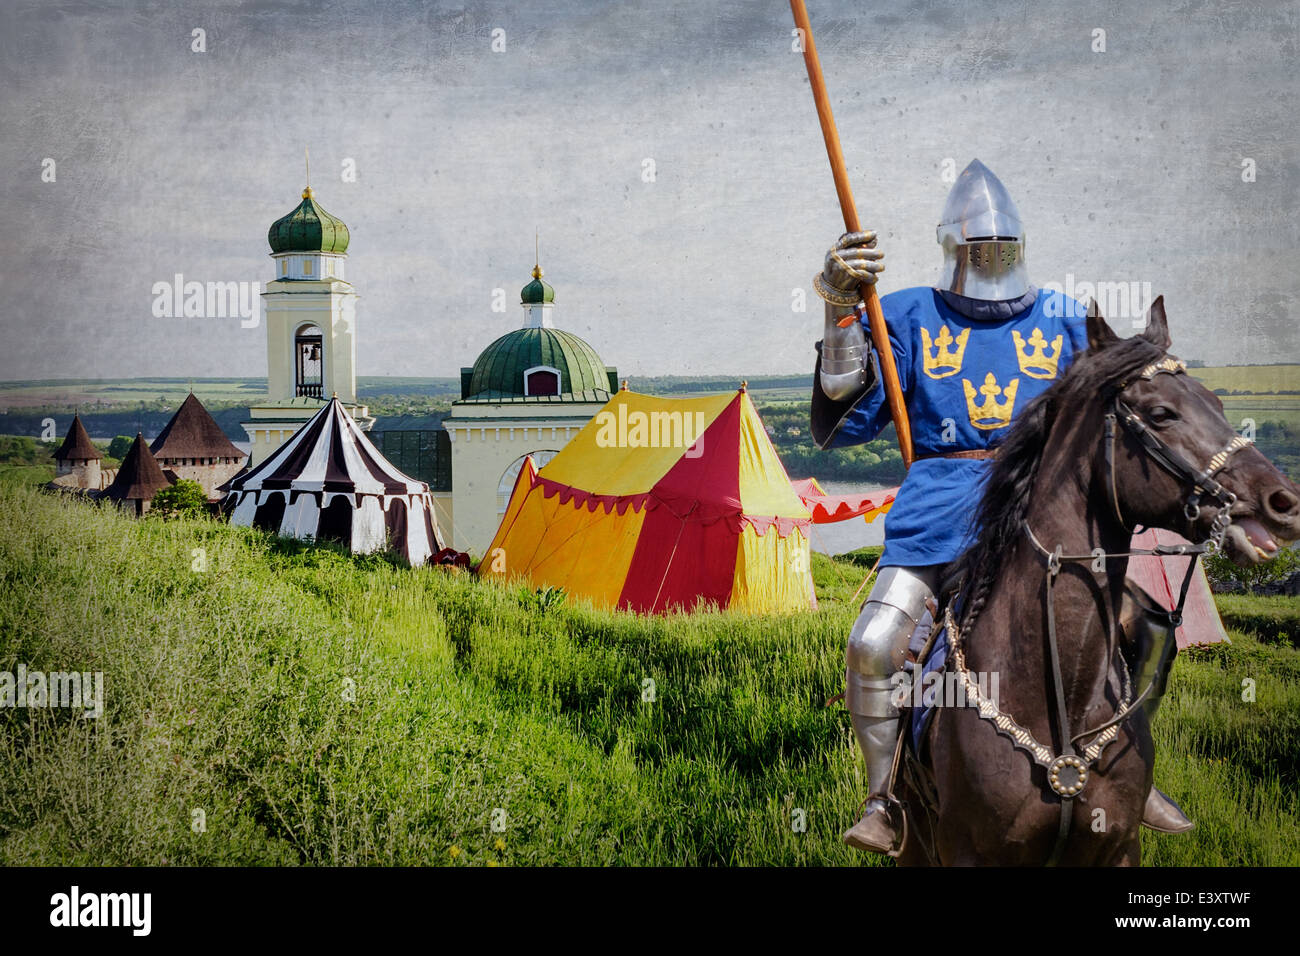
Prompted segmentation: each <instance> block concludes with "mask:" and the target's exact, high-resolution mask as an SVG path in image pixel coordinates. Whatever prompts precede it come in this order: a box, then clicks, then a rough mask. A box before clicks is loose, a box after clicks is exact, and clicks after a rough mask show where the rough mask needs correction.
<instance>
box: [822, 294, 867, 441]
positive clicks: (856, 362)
mask: <svg viewBox="0 0 1300 956" xmlns="http://www.w3.org/2000/svg"><path fill="white" fill-rule="evenodd" d="M851 311H853V310H850V309H845V308H842V307H840V306H834V305H831V304H829V303H827V305H826V330H825V335H824V338H823V339H822V341H820V342H818V343H817V364H816V367H815V370H814V373H813V396H812V422H811V426H812V428H811V430H812V436H813V441H815V442H816V443H817V447H818V448H821V449H825V448H826V447H827V446H828V445H829V444H830V442H831V439H832V438H834V436H835V432H837V431H838V430H839V427H840V424H841V423H842V422H843V420H844V418H845V417H846V416H847V415H848V414H849V412H851V411H852V410H853V408H854V406H856V405H857V404H858V402H859V401H861V400H862V398H863V397H864V396H865V395H867V394H868V393H869V392H871V391H872V390H873V389H874V388H875V386H876V382H877V381H878V380H879V378H880V376H879V373H878V371H877V368H876V355H875V352H874V351H873V350H872V349H871V347H870V346H869V345H868V344H867V337H866V332H865V331H864V330H863V328H862V323H861V322H854V323H853V324H852V325H850V326H849V327H848V328H843V329H842V328H840V327H839V324H838V323H839V320H840V319H841V318H843V317H844V316H845V315H848V314H850V312H851Z"/></svg>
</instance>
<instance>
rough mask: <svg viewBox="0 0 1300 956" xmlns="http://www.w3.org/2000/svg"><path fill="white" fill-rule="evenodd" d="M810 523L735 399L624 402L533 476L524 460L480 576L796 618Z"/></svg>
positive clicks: (649, 606)
mask: <svg viewBox="0 0 1300 956" xmlns="http://www.w3.org/2000/svg"><path fill="white" fill-rule="evenodd" d="M811 520H812V519H811V515H810V514H809V512H808V509H807V508H806V507H804V504H803V502H802V501H801V500H800V498H799V495H798V494H796V493H795V490H794V488H792V487H791V485H790V479H789V478H788V477H787V476H786V473H785V468H784V467H783V466H782V465H781V460H780V459H779V458H778V457H777V454H776V449H774V448H773V447H772V443H771V441H769V440H768V437H767V433H766V432H765V431H764V430H763V423H762V422H761V421H760V420H759V417H758V413H757V412H756V411H755V410H754V406H753V403H752V402H750V400H749V395H748V394H747V393H746V392H745V390H744V389H743V388H742V389H741V390H740V391H739V392H737V393H735V394H730V395H711V396H708V397H705V398H689V399H668V398H655V397H653V396H650V395H641V394H638V393H636V392H630V391H626V390H625V391H621V392H618V393H617V394H616V395H615V396H614V397H613V398H612V399H610V401H609V402H608V403H607V404H606V405H605V407H604V408H602V409H601V411H600V412H598V413H597V414H596V415H595V416H594V417H593V418H592V420H591V421H590V422H588V423H587V425H586V426H584V427H583V429H582V430H581V431H580V432H578V434H577V435H576V436H574V438H573V439H572V440H571V441H570V442H569V443H568V444H567V445H565V446H564V448H563V449H562V450H561V451H560V453H559V454H558V455H556V456H555V458H553V459H551V461H550V462H549V463H548V464H547V465H546V466H545V467H544V468H542V469H541V471H538V470H537V469H536V468H535V467H534V465H533V461H532V458H531V457H530V458H528V459H526V460H525V462H524V467H523V468H521V469H520V472H519V477H518V479H517V480H516V481H515V487H514V490H513V492H512V493H511V496H510V502H509V504H508V505H507V506H506V511H505V516H504V517H503V518H502V521H501V526H500V528H498V529H497V533H496V536H495V538H494V539H493V541H492V544H491V546H490V547H489V548H488V551H487V553H486V555H485V556H484V558H483V561H482V562H481V563H480V565H479V569H478V570H479V574H480V575H483V576H485V577H498V578H505V577H510V576H515V575H521V576H523V577H525V578H527V579H528V580H530V581H531V582H533V583H534V584H537V585H539V586H553V587H560V588H564V589H565V590H566V591H568V592H569V593H571V594H574V595H578V596H583V597H586V598H588V599H590V600H591V602H592V603H593V604H595V605H597V606H599V607H608V608H622V609H625V610H632V611H639V612H659V611H667V610H670V609H672V608H675V607H681V608H687V609H689V608H691V607H693V606H695V605H696V603H697V602H699V601H700V600H703V601H705V602H711V603H714V604H716V605H718V606H719V607H724V608H732V609H734V610H740V611H746V612H769V611H791V610H803V609H807V608H810V607H816V604H817V599H816V595H815V594H814V592H813V585H812V576H811V573H810V571H809V552H808V535H807V530H808V525H809V524H810V523H811Z"/></svg>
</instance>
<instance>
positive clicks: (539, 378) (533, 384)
mask: <svg viewBox="0 0 1300 956" xmlns="http://www.w3.org/2000/svg"><path fill="white" fill-rule="evenodd" d="M524 394H525V395H528V396H534V395H559V394H560V370H559V369H558V368H554V367H552V366H550V365H534V366H533V367H532V368H528V369H524Z"/></svg>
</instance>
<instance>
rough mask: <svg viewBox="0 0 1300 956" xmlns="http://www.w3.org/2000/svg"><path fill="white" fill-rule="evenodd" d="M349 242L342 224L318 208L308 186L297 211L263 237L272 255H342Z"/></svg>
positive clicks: (303, 192) (277, 221)
mask: <svg viewBox="0 0 1300 956" xmlns="http://www.w3.org/2000/svg"><path fill="white" fill-rule="evenodd" d="M350 238H351V237H350V236H349V235H348V227H347V226H345V225H343V220H342V219H338V218H336V217H334V216H331V215H330V214H329V213H327V212H326V211H325V210H324V209H322V208H321V206H320V203H318V202H317V201H316V198H315V194H314V193H313V192H312V188H311V187H310V186H308V187H307V188H306V189H304V190H303V191H302V202H301V203H299V204H298V208H297V209H295V210H294V211H293V212H291V213H289V215H287V216H285V217H284V218H283V219H277V220H276V221H275V222H274V223H272V224H271V229H270V231H269V232H268V233H267V234H266V241H267V242H269V243H270V244H271V251H272V252H331V253H335V254H337V255H342V254H343V253H345V252H347V251H348V240H349V239H350Z"/></svg>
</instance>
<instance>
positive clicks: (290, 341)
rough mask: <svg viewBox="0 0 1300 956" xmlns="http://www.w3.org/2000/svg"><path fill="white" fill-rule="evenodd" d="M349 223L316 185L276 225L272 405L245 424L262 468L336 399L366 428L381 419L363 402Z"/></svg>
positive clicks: (269, 302)
mask: <svg viewBox="0 0 1300 956" xmlns="http://www.w3.org/2000/svg"><path fill="white" fill-rule="evenodd" d="M350 239H351V236H350V235H349V233H348V227H347V226H346V225H344V224H343V220H341V219H339V218H337V217H336V216H331V215H330V214H329V213H328V212H326V211H325V209H324V208H323V207H322V206H321V205H320V203H318V202H317V201H316V194H315V191H314V190H313V189H312V188H311V186H310V185H308V186H307V187H306V188H305V189H304V190H303V191H302V202H300V203H299V204H298V206H297V207H296V208H295V209H294V210H293V211H292V212H290V213H289V214H288V215H286V216H283V217H281V218H280V219H277V220H276V221H275V222H274V223H272V224H271V228H270V230H269V231H268V233H267V242H268V243H269V244H270V246H271V261H272V263H273V264H274V265H273V269H274V275H273V276H272V278H271V281H269V282H268V283H267V284H266V291H265V292H263V293H262V304H263V310H262V311H263V319H264V322H265V324H266V363H267V370H266V372H267V375H266V381H267V400H266V402H264V403H262V404H260V405H257V406H254V407H253V408H250V410H249V414H250V417H251V418H252V421H249V422H245V423H244V430H245V431H247V432H248V435H249V440H250V442H251V448H250V449H249V465H250V466H251V465H255V464H257V463H258V462H261V461H262V460H264V459H265V458H266V457H267V456H268V455H270V454H271V453H272V452H274V451H275V449H276V448H279V447H280V445H281V444H283V443H284V442H285V441H286V440H287V439H288V438H289V437H290V436H292V435H293V433H294V432H295V431H297V429H298V427H299V426H301V425H302V423H303V422H305V421H306V420H307V419H309V418H311V417H312V415H314V414H315V413H316V412H317V411H318V410H319V409H320V406H321V405H323V404H324V403H325V402H327V401H328V400H329V399H330V398H331V396H335V395H337V396H338V399H339V401H340V402H342V403H343V406H344V407H345V408H347V409H348V411H349V412H351V414H352V416H353V418H355V419H357V423H358V424H359V425H360V426H361V428H362V429H363V430H367V431H368V430H369V429H370V426H371V425H373V424H374V419H372V418H370V417H369V410H368V409H367V408H366V407H365V406H361V405H358V404H357V372H356V360H357V345H356V301H357V293H356V290H355V289H353V287H352V284H351V283H350V282H348V281H347V273H346V265H347V250H348V242H349V241H350Z"/></svg>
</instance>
